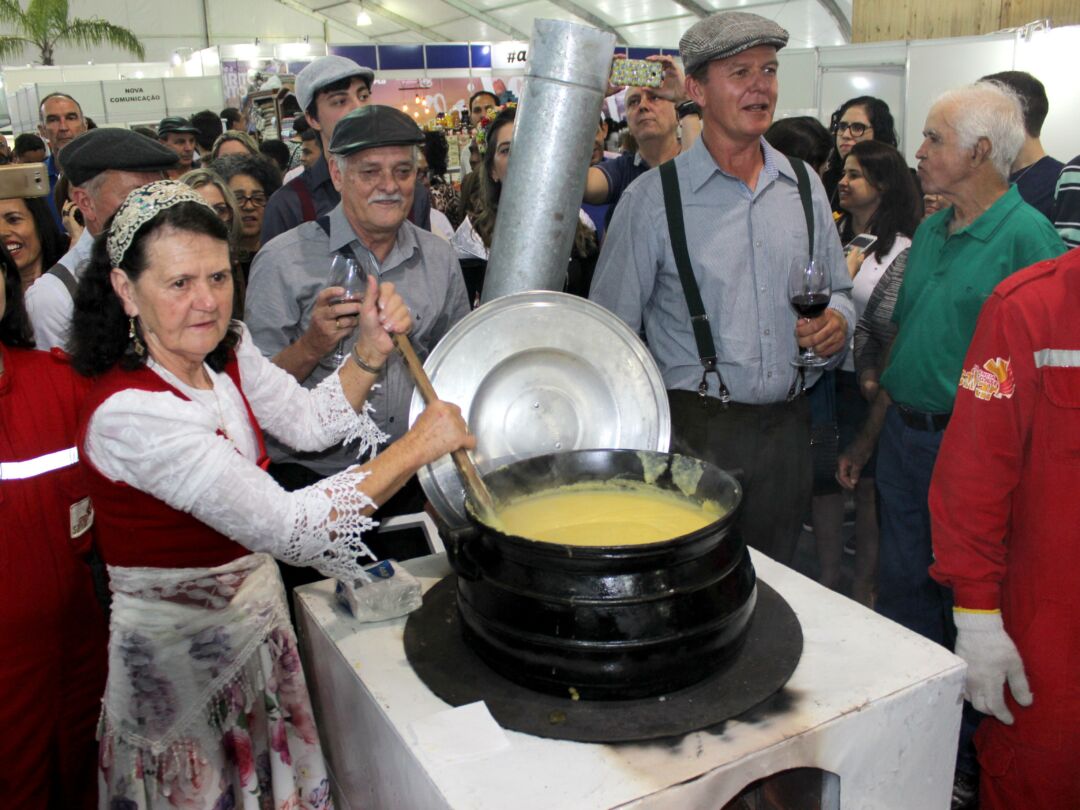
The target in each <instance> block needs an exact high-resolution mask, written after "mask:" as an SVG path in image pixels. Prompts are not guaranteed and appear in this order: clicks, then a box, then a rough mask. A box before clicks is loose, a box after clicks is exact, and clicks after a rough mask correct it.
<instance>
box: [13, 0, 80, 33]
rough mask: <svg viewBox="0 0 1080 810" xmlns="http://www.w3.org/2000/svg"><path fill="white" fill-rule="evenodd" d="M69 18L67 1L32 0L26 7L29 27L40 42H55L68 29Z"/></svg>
mask: <svg viewBox="0 0 1080 810" xmlns="http://www.w3.org/2000/svg"><path fill="white" fill-rule="evenodd" d="M16 2H17V0H16ZM67 17H68V4H67V0H30V3H29V5H27V7H26V21H27V27H28V29H29V31H30V32H32V35H33V37H34V38H35V39H38V38H40V41H54V40H55V39H56V35H57V34H59V33H60V32H61V31H63V30H64V29H65V28H66V27H67V24H68V21H67Z"/></svg>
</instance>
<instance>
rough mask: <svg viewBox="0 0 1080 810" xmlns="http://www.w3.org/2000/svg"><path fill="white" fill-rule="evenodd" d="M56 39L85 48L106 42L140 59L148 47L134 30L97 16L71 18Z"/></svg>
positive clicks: (61, 0)
mask: <svg viewBox="0 0 1080 810" xmlns="http://www.w3.org/2000/svg"><path fill="white" fill-rule="evenodd" d="M45 2H63V0H45ZM64 5H65V6H66V5H67V3H66V2H64ZM56 41H57V42H63V43H64V44H66V45H81V46H82V47H84V48H89V47H92V46H94V45H100V44H101V43H103V42H104V43H107V44H109V45H112V46H113V47H114V48H121V49H123V50H125V51H128V52H129V53H133V54H135V55H136V56H137V57H139V59H145V58H146V49H145V48H144V47H143V44H142V43H141V42H139V38H138V37H136V36H135V34H134V32H132V31H131V30H129V29H127V28H124V27H123V26H120V25H113V24H112V23H111V22H108V21H107V20H102V19H99V18H97V17H93V18H91V19H89V20H86V19H79V18H76V19H74V20H71V21H70V22H68V23H67V25H66V27H65V29H64V30H62V31H58V32H57V35H56Z"/></svg>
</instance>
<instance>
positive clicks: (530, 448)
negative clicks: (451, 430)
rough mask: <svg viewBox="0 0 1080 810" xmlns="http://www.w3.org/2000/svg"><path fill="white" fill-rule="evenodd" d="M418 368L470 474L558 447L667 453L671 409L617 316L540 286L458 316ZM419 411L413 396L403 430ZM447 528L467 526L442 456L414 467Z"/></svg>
mask: <svg viewBox="0 0 1080 810" xmlns="http://www.w3.org/2000/svg"><path fill="white" fill-rule="evenodd" d="M424 369H425V371H427V373H428V376H429V377H430V378H431V382H432V385H433V386H434V387H435V390H436V391H437V392H438V394H439V398H440V399H444V400H446V401H447V402H453V403H455V404H456V405H458V406H459V407H460V408H461V412H462V414H463V415H464V417H465V421H466V422H467V423H468V425H469V430H470V431H471V432H472V433H473V435H475V436H476V439H477V446H476V449H475V450H474V451H473V458H474V459H475V461H476V466H477V467H478V468H479V470H480V472H481V473H485V472H488V471H489V470H492V469H494V468H496V467H499V466H502V465H504V464H509V463H510V462H511V461H517V460H519V459H523V458H530V457H532V456H536V455H541V454H544V453H552V452H558V451H561V450H586V449H602V448H616V449H630V450H660V451H667V449H668V445H669V443H670V441H671V411H670V409H669V407H668V400H667V392H666V389H665V387H664V381H663V378H662V377H661V376H660V370H659V369H658V368H657V366H656V362H655V361H654V360H653V358H652V355H651V354H650V353H649V350H648V349H647V348H646V347H645V344H643V343H642V342H641V340H640V339H639V338H638V336H637V335H635V334H634V332H633V331H632V330H631V329H630V327H628V326H627V325H626V324H625V323H624V322H623V321H622V320H620V319H619V318H618V317H616V316H615V315H613V314H612V313H611V312H609V311H608V310H606V309H604V308H603V307H602V306H600V305H599V304H594V303H592V302H591V301H588V300H586V299H584V298H579V297H578V296H575V295H568V294H566V293H559V292H548V291H543V290H538V291H531V292H524V293H516V294H514V295H507V296H504V297H502V298H498V299H496V300H494V301H491V302H490V303H487V304H484V305H483V306H481V307H480V308H479V309H476V310H474V311H473V312H471V313H469V314H468V315H467V316H466V317H465V318H463V319H462V320H461V321H459V322H458V323H457V324H455V325H454V327H453V328H451V329H450V331H449V332H447V333H446V335H445V336H444V337H443V339H442V340H441V341H439V344H438V345H437V346H436V347H435V349H434V350H433V351H432V352H431V354H430V355H429V356H428V358H427V361H426V362H425V363H424ZM423 408H424V403H423V400H422V399H421V398H420V393H419V392H418V391H414V392H413V398H412V406H411V407H410V409H409V424H410V426H411V425H412V424H413V423H415V422H416V418H417V416H419V414H420V412H421V411H422V410H423ZM419 478H420V485H421V486H422V487H423V489H424V493H425V494H426V495H427V497H428V500H430V501H431V503H432V505H433V506H434V507H435V510H436V511H437V512H438V513H439V516H440V517H441V518H442V519H443V520H444V521H446V523H447V524H448V525H449V526H450V527H451V528H454V527H459V526H464V525H465V524H467V523H468V518H467V516H466V514H465V489H464V487H463V485H462V483H461V479H460V478H459V476H458V473H457V470H456V469H455V467H454V464H453V462H452V461H451V459H450V456H443V457H442V458H440V459H438V460H437V461H435V462H434V463H432V464H429V465H428V466H426V467H424V468H422V469H421V470H420V472H419Z"/></svg>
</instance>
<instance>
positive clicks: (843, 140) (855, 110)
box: [822, 96, 898, 210]
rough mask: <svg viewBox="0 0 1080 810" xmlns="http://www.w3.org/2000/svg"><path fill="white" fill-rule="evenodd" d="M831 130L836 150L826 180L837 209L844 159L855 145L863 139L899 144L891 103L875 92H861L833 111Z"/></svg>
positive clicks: (826, 169) (830, 159)
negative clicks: (870, 93) (890, 108)
mask: <svg viewBox="0 0 1080 810" xmlns="http://www.w3.org/2000/svg"><path fill="white" fill-rule="evenodd" d="M829 131H830V132H832V134H833V152H832V154H831V155H830V156H829V164H828V166H826V168H825V174H824V175H822V181H823V182H824V183H825V191H826V193H828V195H829V201H830V202H831V203H832V205H833V210H836V208H837V205H838V203H837V199H836V186H837V183H839V182H840V176H841V175H842V174H843V173H844V159H845V158H847V156H848V152H850V151H851V148H852V147H853V146H854V145H855V144H857V143H860V142H862V141H878V142H879V143H884V144H886V145H888V146H896V145H897V143H898V141H897V138H896V124H895V123H894V122H893V116H892V112H891V111H890V110H889V105H888V104H886V103H885V102H884V101H882V100H881V99H880V98H874V97H873V96H858V97H857V98H851V99H848V100H847V101H845V102H844V103H843V104H841V105H840V107H839V109H837V110H836V112H834V113H833V114H832V120H831V122H830V125H829Z"/></svg>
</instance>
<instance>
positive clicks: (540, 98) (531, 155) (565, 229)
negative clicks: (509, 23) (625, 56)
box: [481, 20, 615, 302]
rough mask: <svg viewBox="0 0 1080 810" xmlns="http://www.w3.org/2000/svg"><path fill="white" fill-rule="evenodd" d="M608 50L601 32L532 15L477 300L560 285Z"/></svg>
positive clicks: (610, 40) (608, 40)
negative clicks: (508, 151)
mask: <svg viewBox="0 0 1080 810" xmlns="http://www.w3.org/2000/svg"><path fill="white" fill-rule="evenodd" d="M614 51H615V37H614V36H613V35H612V34H609V33H607V32H605V31H599V30H597V29H595V28H589V27H587V26H584V25H576V24H574V23H568V22H564V21H562V20H536V21H535V22H534V24H533V32H532V40H531V41H530V44H529V67H528V72H527V73H526V75H525V84H524V87H523V89H522V92H521V100H520V103H519V105H518V109H517V116H516V117H515V120H514V146H513V150H512V152H511V157H510V166H509V169H508V173H507V177H506V179H505V180H504V181H503V188H502V194H501V195H500V197H499V215H498V218H497V219H496V222H495V233H494V235H493V237H492V244H491V255H490V256H489V258H488V266H487V272H486V274H485V278H484V289H483V293H482V295H481V300H482V301H484V302H487V301H492V300H494V299H496V298H499V297H501V296H504V295H509V294H511V293H517V292H523V291H525V290H561V289H562V288H563V282H564V280H565V278H566V265H567V262H568V261H569V259H570V250H571V247H572V246H573V242H574V234H575V232H576V231H577V224H578V209H579V208H580V207H581V200H582V197H583V195H584V193H585V176H586V174H587V172H588V168H589V157H590V156H591V155H592V146H593V139H594V138H595V137H596V127H597V125H598V124H599V122H600V105H601V103H602V102H603V100H604V91H605V90H607V84H608V76H609V74H610V72H611V57H612V55H613V54H614ZM490 148H494V144H491V145H490Z"/></svg>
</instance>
